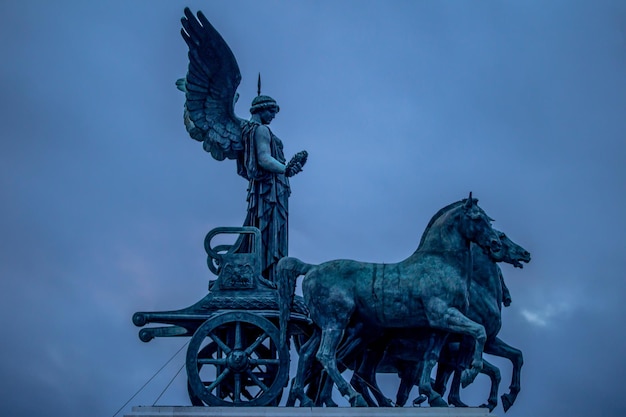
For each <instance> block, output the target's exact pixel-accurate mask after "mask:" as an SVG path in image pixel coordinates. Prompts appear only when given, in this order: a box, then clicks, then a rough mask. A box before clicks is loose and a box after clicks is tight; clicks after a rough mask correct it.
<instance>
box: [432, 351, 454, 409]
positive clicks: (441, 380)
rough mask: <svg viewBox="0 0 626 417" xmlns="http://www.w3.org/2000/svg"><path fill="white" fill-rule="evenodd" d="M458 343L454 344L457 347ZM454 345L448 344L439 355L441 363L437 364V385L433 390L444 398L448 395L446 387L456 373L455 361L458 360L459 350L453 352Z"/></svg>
mask: <svg viewBox="0 0 626 417" xmlns="http://www.w3.org/2000/svg"><path fill="white" fill-rule="evenodd" d="M457 344H458V343H454V345H455V346H456V345H457ZM452 345H453V343H446V344H445V346H444V347H443V350H442V351H441V353H440V354H439V362H438V363H437V376H436V377H435V384H434V385H433V389H434V390H435V391H437V392H438V393H439V395H441V396H442V397H443V395H444V394H445V393H446V387H447V385H448V381H449V380H450V376H451V375H452V373H453V372H454V367H455V365H454V364H455V361H457V358H458V348H457V349H456V350H453V348H452Z"/></svg>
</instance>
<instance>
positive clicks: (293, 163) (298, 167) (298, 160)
mask: <svg viewBox="0 0 626 417" xmlns="http://www.w3.org/2000/svg"><path fill="white" fill-rule="evenodd" d="M308 156H309V154H308V153H307V151H300V152H298V153H297V154H295V155H294V156H293V157H292V158H291V160H290V161H289V162H288V163H287V166H286V167H285V175H286V176H287V177H293V176H294V175H296V174H297V173H298V172H300V171H302V167H303V166H304V164H306V160H307V158H308Z"/></svg>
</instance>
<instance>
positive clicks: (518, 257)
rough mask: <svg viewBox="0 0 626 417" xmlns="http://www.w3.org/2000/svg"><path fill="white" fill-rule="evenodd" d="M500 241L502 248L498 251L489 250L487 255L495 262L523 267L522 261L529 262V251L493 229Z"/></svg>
mask: <svg viewBox="0 0 626 417" xmlns="http://www.w3.org/2000/svg"><path fill="white" fill-rule="evenodd" d="M495 232H496V234H497V235H498V238H499V239H500V242H501V243H502V249H501V250H500V251H499V252H498V253H492V252H491V251H490V252H489V257H490V258H491V259H492V260H494V261H495V262H506V263H508V264H511V265H513V266H514V267H516V268H523V267H524V265H523V264H522V262H524V263H528V262H530V252H528V251H527V250H526V249H524V248H523V247H521V246H520V245H518V244H517V243H515V242H513V241H512V240H511V239H509V237H508V236H507V235H506V234H505V233H504V232H501V231H499V230H496V231H495Z"/></svg>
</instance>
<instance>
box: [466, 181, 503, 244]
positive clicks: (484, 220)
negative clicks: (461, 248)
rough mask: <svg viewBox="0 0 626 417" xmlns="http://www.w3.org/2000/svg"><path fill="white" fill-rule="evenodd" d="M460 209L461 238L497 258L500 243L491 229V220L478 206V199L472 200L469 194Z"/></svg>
mask: <svg viewBox="0 0 626 417" xmlns="http://www.w3.org/2000/svg"><path fill="white" fill-rule="evenodd" d="M460 207H461V209H462V210H463V213H462V216H461V219H462V224H461V229H460V230H461V233H462V234H463V236H464V237H465V238H466V239H467V240H469V241H471V242H474V243H476V244H477V245H478V246H480V247H481V248H483V249H485V250H488V251H489V252H490V253H493V254H494V255H496V256H498V255H499V254H500V252H501V250H502V243H501V242H500V239H499V238H498V234H497V233H496V231H495V230H494V229H493V228H492V227H491V222H492V221H493V219H492V218H491V217H489V216H488V215H487V213H485V211H484V210H483V209H482V208H480V207H479V206H478V199H476V198H472V193H471V192H470V194H469V198H467V199H465V200H463V202H462V204H461V206H460Z"/></svg>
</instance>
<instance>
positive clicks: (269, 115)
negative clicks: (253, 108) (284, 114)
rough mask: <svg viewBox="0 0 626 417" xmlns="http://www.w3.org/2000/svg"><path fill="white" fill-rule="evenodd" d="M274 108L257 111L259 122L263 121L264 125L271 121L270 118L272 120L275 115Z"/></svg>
mask: <svg viewBox="0 0 626 417" xmlns="http://www.w3.org/2000/svg"><path fill="white" fill-rule="evenodd" d="M276 113H277V112H276V109H272V108H269V109H263V110H261V111H260V112H259V118H260V119H261V123H263V124H264V125H268V124H270V123H271V121H272V120H274V117H276Z"/></svg>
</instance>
